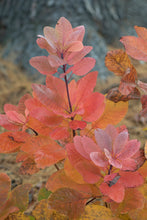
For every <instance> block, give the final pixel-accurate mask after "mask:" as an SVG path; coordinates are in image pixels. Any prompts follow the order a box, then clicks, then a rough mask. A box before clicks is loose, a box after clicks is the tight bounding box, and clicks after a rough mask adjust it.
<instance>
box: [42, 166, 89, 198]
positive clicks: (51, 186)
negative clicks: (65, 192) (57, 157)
mask: <svg viewBox="0 0 147 220" xmlns="http://www.w3.org/2000/svg"><path fill="white" fill-rule="evenodd" d="M64 187H66V188H70V189H74V190H76V191H78V192H79V193H81V194H82V195H83V196H84V197H85V198H87V200H88V198H91V197H92V195H93V193H92V187H91V186H90V185H89V184H87V183H86V182H84V184H78V183H76V182H75V181H73V180H72V179H71V178H69V177H68V176H67V175H66V174H65V172H64V170H63V169H62V170H59V171H57V172H55V173H53V174H52V175H51V176H50V177H49V179H48V181H47V183H46V188H47V189H48V190H50V191H52V192H55V191H56V190H58V189H60V188H64Z"/></svg>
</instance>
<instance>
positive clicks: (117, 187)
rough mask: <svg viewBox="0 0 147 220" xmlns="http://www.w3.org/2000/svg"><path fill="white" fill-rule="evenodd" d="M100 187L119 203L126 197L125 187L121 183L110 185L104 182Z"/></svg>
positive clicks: (105, 193)
mask: <svg viewBox="0 0 147 220" xmlns="http://www.w3.org/2000/svg"><path fill="white" fill-rule="evenodd" d="M99 188H100V190H101V192H102V193H103V194H104V195H106V196H108V197H109V198H110V199H112V200H113V201H115V202H117V203H120V202H122V201H123V199H124V195H125V188H124V186H123V185H121V184H119V183H116V184H114V185H112V186H109V185H108V184H107V183H102V184H101V185H100V187H99Z"/></svg>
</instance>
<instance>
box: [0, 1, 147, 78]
mask: <svg viewBox="0 0 147 220" xmlns="http://www.w3.org/2000/svg"><path fill="white" fill-rule="evenodd" d="M146 15H147V1H146V0H139V1H138V0H0V46H1V56H2V58H4V59H7V60H10V61H12V62H14V63H15V64H17V65H19V66H20V67H21V68H22V69H23V70H26V72H27V73H28V75H33V74H34V73H35V76H36V77H39V76H40V74H39V73H37V71H36V70H35V69H34V68H32V67H31V66H30V65H29V59H30V58H31V57H33V56H37V55H41V54H42V55H43V54H44V55H45V51H43V50H41V49H40V48H39V47H38V46H37V44H36V39H37V35H38V34H42V30H43V27H44V26H52V27H54V26H55V24H56V22H57V20H58V19H59V18H60V17H61V16H64V17H66V18H67V19H68V20H69V21H70V22H71V24H72V25H73V27H75V26H77V25H84V26H85V29H86V34H85V38H84V43H85V45H91V46H93V51H92V52H91V54H90V56H93V57H94V58H96V61H97V63H96V68H95V69H96V70H98V71H99V77H101V78H106V77H107V75H108V74H110V73H108V71H107V69H106V68H105V66H104V57H105V55H106V52H107V46H108V45H113V46H116V47H121V46H122V45H121V44H119V39H120V37H121V36H124V35H134V34H135V31H134V28H133V27H134V25H138V26H144V27H147V17H146Z"/></svg>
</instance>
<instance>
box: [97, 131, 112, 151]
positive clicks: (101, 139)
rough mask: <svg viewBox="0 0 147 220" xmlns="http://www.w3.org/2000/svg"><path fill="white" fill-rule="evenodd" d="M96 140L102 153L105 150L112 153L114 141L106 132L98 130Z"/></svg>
mask: <svg viewBox="0 0 147 220" xmlns="http://www.w3.org/2000/svg"><path fill="white" fill-rule="evenodd" d="M95 139H96V142H97V144H98V146H99V147H100V149H101V150H102V151H104V149H107V150H108V151H109V152H112V139H111V137H110V136H109V135H108V134H107V132H106V131H105V130H102V129H96V130H95Z"/></svg>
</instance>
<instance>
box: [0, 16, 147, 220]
mask: <svg viewBox="0 0 147 220" xmlns="http://www.w3.org/2000/svg"><path fill="white" fill-rule="evenodd" d="M135 30H136V32H137V34H138V37H133V36H128V37H122V38H121V40H120V41H121V42H122V43H123V44H124V46H125V50H114V51H110V52H108V53H107V55H106V59H105V64H106V66H107V68H108V70H110V71H112V72H113V73H114V74H115V75H116V76H119V77H120V85H119V87H118V88H113V89H111V90H110V91H109V92H108V94H106V95H105V94H101V93H99V92H96V91H95V90H94V88H95V86H96V82H97V76H98V72H97V71H92V69H93V67H94V65H95V62H96V61H95V59H94V58H91V57H87V56H86V55H87V54H88V53H89V52H90V51H91V50H92V47H91V46H84V45H83V38H84V34H85V28H84V26H78V27H76V28H72V26H71V24H70V22H69V21H68V20H67V19H65V18H64V17H61V18H60V19H59V20H58V22H57V24H56V26H55V28H52V27H44V36H42V35H39V36H38V39H37V44H38V46H39V47H40V48H42V49H45V50H46V51H47V52H48V56H37V57H33V58H31V60H30V64H31V65H32V66H33V67H34V68H36V69H37V70H38V71H39V72H40V73H41V74H44V75H46V83H45V85H39V84H33V85H32V89H33V92H32V95H30V94H26V95H24V96H23V97H22V98H21V100H20V101H19V104H18V106H14V105H11V104H5V105H4V111H5V114H0V125H1V126H3V127H4V128H5V129H7V130H8V131H6V132H4V133H2V134H0V153H3V154H4V153H5V154H6V153H13V152H16V153H17V156H16V162H18V163H20V162H21V167H20V173H21V174H29V175H32V174H34V173H36V172H39V170H40V169H44V168H46V167H49V166H53V165H54V166H55V167H56V169H57V171H56V172H55V173H53V174H52V175H51V176H49V179H48V181H47V183H46V187H45V188H41V189H40V192H39V195H38V203H37V204H36V206H35V207H34V209H33V210H32V212H31V213H28V214H26V213H27V209H28V206H29V205H30V202H29V194H30V191H31V186H30V185H29V184H25V185H20V186H17V187H16V188H14V189H13V190H11V181H10V178H9V177H8V176H7V175H6V174H5V173H0V219H1V220H4V219H7V220H11V219H16V220H17V219H19V220H21V219H22V220H23V219H24V220H25V219H26V220H27V219H37V220H41V219H71V220H72V219H80V220H82V219H100V220H103V219H104V220H110V219H114V220H117V219H131V220H136V219H147V213H146V211H145V210H146V207H147V197H146V191H147V184H146V177H147V162H146V159H147V143H146V144H145V143H144V145H145V147H144V149H141V148H140V142H139V140H137V139H133V140H132V139H130V137H129V133H128V130H127V128H126V126H121V127H117V126H116V125H117V124H118V123H119V122H120V121H121V120H122V119H123V118H124V117H125V115H126V113H127V110H128V101H129V100H134V99H137V100H140V101H141V103H142V110H141V112H139V113H138V114H139V116H140V117H142V118H144V119H145V118H147V84H146V83H145V82H142V81H140V80H139V79H138V77H137V71H136V69H135V67H134V66H133V64H132V63H131V60H130V58H129V56H131V57H133V58H135V59H138V60H143V61H147V29H146V28H143V27H137V26H135ZM128 55H129V56H128ZM85 56H86V57H85ZM90 71H91V72H90ZM55 73H56V76H55V75H54V74H55ZM74 74H75V75H77V76H80V77H79V80H75V77H74ZM57 76H58V77H57ZM138 139H139V137H138ZM59 164H60V168H59V166H58V165H59Z"/></svg>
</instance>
